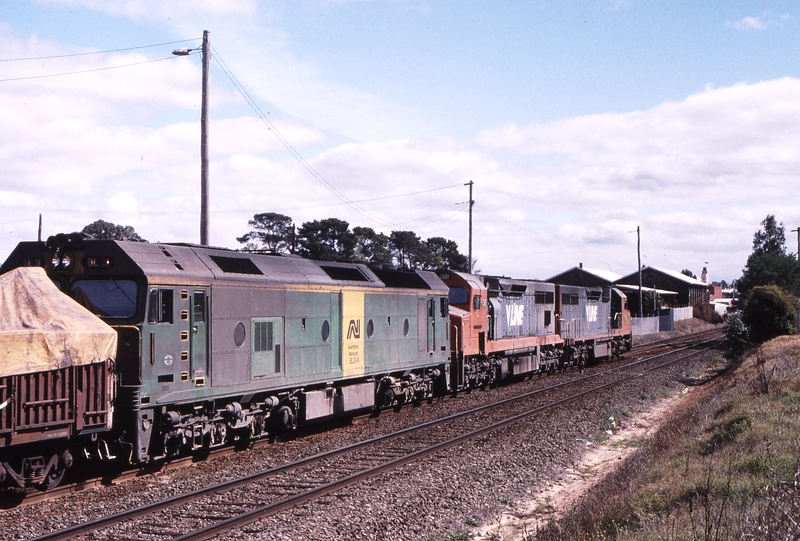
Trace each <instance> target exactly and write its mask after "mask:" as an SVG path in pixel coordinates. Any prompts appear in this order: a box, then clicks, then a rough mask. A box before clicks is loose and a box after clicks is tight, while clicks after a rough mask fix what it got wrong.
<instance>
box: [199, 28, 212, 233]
mask: <svg viewBox="0 0 800 541" xmlns="http://www.w3.org/2000/svg"><path fill="white" fill-rule="evenodd" d="M209 33H210V32H209V31H208V30H203V92H202V94H203V96H202V103H201V106H200V244H201V245H203V246H208V57H209V54H208V49H209V43H208V34H209Z"/></svg>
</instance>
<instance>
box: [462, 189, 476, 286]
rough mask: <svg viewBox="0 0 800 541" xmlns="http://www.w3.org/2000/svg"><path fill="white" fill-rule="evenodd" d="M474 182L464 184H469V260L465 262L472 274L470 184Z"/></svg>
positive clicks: (471, 202)
mask: <svg viewBox="0 0 800 541" xmlns="http://www.w3.org/2000/svg"><path fill="white" fill-rule="evenodd" d="M473 184H475V183H474V182H472V181H471V180H470V181H469V182H467V183H466V184H464V186H469V256H467V257H469V260H468V263H467V272H468V273H469V274H472V205H474V204H475V201H473V200H472V185H473Z"/></svg>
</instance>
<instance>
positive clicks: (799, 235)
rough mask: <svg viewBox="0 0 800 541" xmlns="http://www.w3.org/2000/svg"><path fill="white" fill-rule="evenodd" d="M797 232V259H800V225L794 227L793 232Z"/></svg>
mask: <svg viewBox="0 0 800 541" xmlns="http://www.w3.org/2000/svg"><path fill="white" fill-rule="evenodd" d="M795 232H797V260H798V261H800V227H798V228H797V229H792V233H795Z"/></svg>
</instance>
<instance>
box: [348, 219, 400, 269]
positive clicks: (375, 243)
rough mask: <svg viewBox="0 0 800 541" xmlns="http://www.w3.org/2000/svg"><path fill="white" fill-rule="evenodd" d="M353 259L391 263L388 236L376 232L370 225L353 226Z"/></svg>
mask: <svg viewBox="0 0 800 541" xmlns="http://www.w3.org/2000/svg"><path fill="white" fill-rule="evenodd" d="M353 235H354V236H355V243H356V246H355V250H354V252H355V259H356V261H363V262H365V263H391V262H392V254H391V252H390V250H389V237H387V236H386V235H384V234H383V233H376V232H375V230H374V229H372V228H371V227H354V228H353Z"/></svg>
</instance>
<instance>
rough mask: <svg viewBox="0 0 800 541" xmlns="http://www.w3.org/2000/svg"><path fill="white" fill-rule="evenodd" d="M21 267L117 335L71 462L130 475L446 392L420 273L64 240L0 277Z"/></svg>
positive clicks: (443, 298) (443, 347) (437, 326)
mask: <svg viewBox="0 0 800 541" xmlns="http://www.w3.org/2000/svg"><path fill="white" fill-rule="evenodd" d="M22 266H36V267H42V268H44V269H45V271H46V273H47V275H48V276H49V277H50V278H51V279H52V280H53V282H54V283H55V284H56V285H57V286H58V287H59V289H60V290H61V291H62V292H63V293H66V294H67V295H69V296H70V297H72V298H73V299H75V300H76V301H77V302H79V303H80V304H82V305H83V306H84V307H86V308H88V309H89V310H90V311H91V312H93V313H94V314H95V315H97V316H98V317H99V318H100V319H102V320H103V321H104V322H106V323H107V324H108V325H110V326H111V327H112V328H113V329H115V330H116V332H117V334H118V351H117V355H116V360H115V365H114V367H113V374H114V378H115V382H114V384H113V395H114V396H113V398H112V399H111V400H113V403H112V404H113V423H112V427H111V430H109V431H107V432H101V433H99V434H98V433H96V432H95V433H93V434H92V436H91V437H90V438H89V437H87V438H85V439H80V438H77V437H76V434H77V433H72V434H71V435H70V436H69V437H68V438H67V441H66V445H70V446H73V447H74V446H79V447H81V449H80V451H81V453H82V454H83V455H85V456H87V457H94V458H100V459H103V458H113V457H114V456H115V455H117V454H123V455H124V456H125V457H126V458H129V460H130V462H131V463H133V464H139V463H146V462H151V461H154V460H159V459H163V458H165V457H169V456H175V455H179V454H185V453H189V452H195V451H198V450H202V449H208V448H212V447H216V446H221V445H223V444H225V443H228V442H232V441H239V442H246V441H247V440H249V439H255V438H260V437H263V436H265V435H266V434H268V433H271V432H274V431H276V430H284V429H292V428H296V427H297V426H299V425H303V424H306V423H313V422H322V421H325V420H327V419H331V418H334V417H336V416H342V415H353V414H355V413H357V412H361V411H366V410H371V409H378V408H384V407H392V406H398V405H402V404H404V403H408V402H420V401H422V400H425V399H430V398H432V397H435V396H439V395H444V394H445V393H446V392H447V390H448V388H449V383H448V378H449V374H450V368H449V362H450V352H449V336H448V325H449V314H448V310H449V307H448V288H447V286H446V285H444V283H443V282H442V281H441V280H440V279H439V277H438V276H437V275H436V274H435V273H433V272H426V271H413V272H405V271H397V270H393V269H373V268H370V267H368V266H366V265H362V264H350V263H333V262H318V261H311V260H308V259H302V258H299V257H294V256H281V255H272V254H258V253H249V252H238V251H231V250H226V249H218V248H209V247H202V246H196V245H189V244H156V243H137V242H118V241H102V240H85V239H82V238H81V237H80V236H79V235H68V236H67V235H58V236H56V237H51V238H50V239H48V241H47V242H46V243H44V242H23V243H20V244H19V245H18V246H17V248H16V249H15V250H14V251H13V252H12V253H11V255H10V256H9V258H8V259H7V261H6V262H5V264H4V265H3V267H2V268H0V272H6V271H8V270H10V269H13V268H16V267H22ZM7 451H8V449H3V440H1V439H0V457H2V455H3V453H4V452H7Z"/></svg>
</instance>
